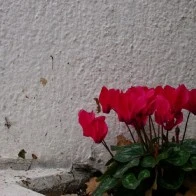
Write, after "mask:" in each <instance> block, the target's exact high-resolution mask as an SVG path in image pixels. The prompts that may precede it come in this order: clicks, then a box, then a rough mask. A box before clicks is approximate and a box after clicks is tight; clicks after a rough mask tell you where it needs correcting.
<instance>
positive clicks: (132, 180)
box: [122, 173, 140, 189]
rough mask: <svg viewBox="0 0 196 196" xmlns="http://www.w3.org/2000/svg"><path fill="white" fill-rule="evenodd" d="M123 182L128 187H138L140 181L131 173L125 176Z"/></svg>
mask: <svg viewBox="0 0 196 196" xmlns="http://www.w3.org/2000/svg"><path fill="white" fill-rule="evenodd" d="M122 184H123V186H124V187H125V188H127V189H136V188H137V187H138V185H139V184H140V181H139V180H137V179H136V177H135V175H134V174H133V173H130V174H127V175H126V176H124V177H123V179H122Z"/></svg>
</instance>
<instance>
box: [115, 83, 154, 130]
mask: <svg viewBox="0 0 196 196" xmlns="http://www.w3.org/2000/svg"><path fill="white" fill-rule="evenodd" d="M117 106H118V107H117V108H116V110H115V111H116V112H117V114H118V118H119V120H120V121H122V122H125V123H127V124H132V125H133V126H134V127H135V128H137V129H140V128H142V127H143V126H145V124H146V120H147V117H148V116H149V115H151V114H152V113H153V112H154V109H155V100H154V89H148V88H147V87H141V86H138V87H131V88H129V89H128V90H127V91H126V92H125V93H123V92H121V93H120V95H119V102H118V105H117Z"/></svg>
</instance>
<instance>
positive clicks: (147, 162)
mask: <svg viewBox="0 0 196 196" xmlns="http://www.w3.org/2000/svg"><path fill="white" fill-rule="evenodd" d="M155 165H156V160H155V158H154V157H153V156H146V157H144V158H143V159H142V161H141V166H142V167H151V168H153V167H154V166H155Z"/></svg>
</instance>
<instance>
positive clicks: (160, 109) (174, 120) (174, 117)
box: [155, 95, 183, 131]
mask: <svg viewBox="0 0 196 196" xmlns="http://www.w3.org/2000/svg"><path fill="white" fill-rule="evenodd" d="M171 111H172V108H171V105H170V103H169V101H168V100H167V99H166V98H165V97H164V96H161V95H157V97H156V110H155V121H156V122H157V123H158V124H160V125H162V126H163V128H164V129H165V130H167V131H170V130H172V129H173V128H174V127H175V126H176V125H178V124H180V123H181V122H182V120H183V115H182V112H181V111H178V112H176V113H172V112H171Z"/></svg>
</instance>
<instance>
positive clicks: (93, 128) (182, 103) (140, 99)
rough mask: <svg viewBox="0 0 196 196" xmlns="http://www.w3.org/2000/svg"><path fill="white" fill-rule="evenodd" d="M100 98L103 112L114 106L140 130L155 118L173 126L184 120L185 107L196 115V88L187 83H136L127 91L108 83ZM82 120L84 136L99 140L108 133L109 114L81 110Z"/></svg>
mask: <svg viewBox="0 0 196 196" xmlns="http://www.w3.org/2000/svg"><path fill="white" fill-rule="evenodd" d="M98 100H99V103H100V105H101V107H102V111H103V113H109V112H110V111H111V110H114V111H115V112H116V114H117V116H118V119H119V121H120V122H124V123H126V125H127V126H128V125H132V126H133V127H134V128H135V129H136V131H138V132H139V130H143V129H144V127H145V125H146V123H147V122H149V120H152V119H154V120H155V122H156V123H157V124H158V126H160V127H161V129H163V130H166V131H170V130H172V129H173V128H175V127H176V126H177V125H179V124H180V123H181V122H182V121H183V113H182V110H183V109H186V110H188V111H189V112H190V113H193V114H194V115H196V89H192V90H188V89H187V88H186V87H185V85H179V86H178V87H177V88H174V87H171V86H169V85H167V86H164V87H162V86H157V87H156V88H148V87H146V86H136V87H130V88H129V89H128V90H126V91H122V90H119V89H108V88H106V87H105V86H104V87H102V90H101V92H100V95H99V99H98ZM79 123H80V124H81V126H82V127H83V133H84V136H87V137H92V138H93V140H94V141H95V142H96V143H100V142H102V141H103V139H104V137H105V136H106V134H107V131H108V128H107V124H106V123H105V117H103V116H100V117H97V118H96V117H95V114H94V113H93V112H91V113H88V112H86V111H84V110H81V111H80V112H79ZM152 126H153V124H152ZM133 139H134V138H133Z"/></svg>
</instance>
